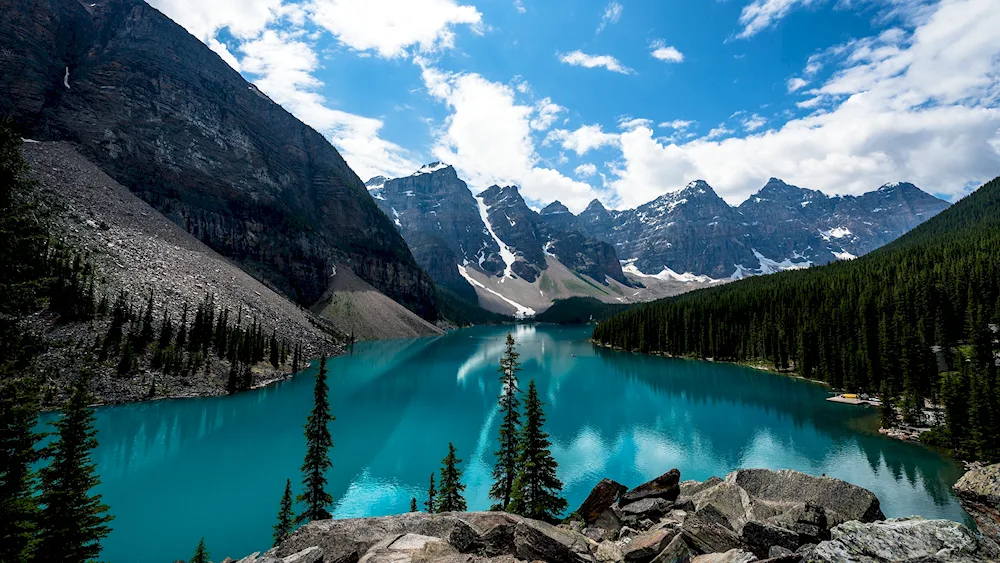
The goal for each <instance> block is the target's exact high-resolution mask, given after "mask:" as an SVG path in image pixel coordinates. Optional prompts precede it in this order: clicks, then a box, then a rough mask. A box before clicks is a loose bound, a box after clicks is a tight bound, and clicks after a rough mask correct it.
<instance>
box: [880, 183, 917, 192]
mask: <svg viewBox="0 0 1000 563" xmlns="http://www.w3.org/2000/svg"><path fill="white" fill-rule="evenodd" d="M897 188H903V189H910V188H912V189H917V190H919V189H920V188H918V187H916V186H914V185H913V184H911V183H909V182H889V183H887V184H882V185H881V186H879V188H878V190H877V191H880V192H891V191H893V190H895V189H897Z"/></svg>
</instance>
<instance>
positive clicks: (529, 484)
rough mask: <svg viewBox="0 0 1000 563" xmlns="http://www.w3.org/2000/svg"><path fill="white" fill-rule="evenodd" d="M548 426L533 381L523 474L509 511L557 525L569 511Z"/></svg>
mask: <svg viewBox="0 0 1000 563" xmlns="http://www.w3.org/2000/svg"><path fill="white" fill-rule="evenodd" d="M544 424H545V413H544V412H542V401H541V399H539V398H538V389H537V388H536V387H535V380H531V382H530V383H529V384H528V396H527V398H526V399H525V402H524V427H523V428H522V430H521V444H520V449H521V457H520V459H519V460H518V468H519V471H518V474H517V479H515V480H514V491H513V493H512V494H511V503H510V506H509V507H508V509H509V510H510V511H511V512H513V513H515V514H520V515H522V516H526V517H528V518H534V519H536V520H544V521H547V522H554V521H556V519H557V518H558V516H559V514H561V513H562V512H563V511H564V510H566V499H564V498H562V497H560V496H559V493H560V492H561V491H562V482H561V481H560V480H559V479H557V478H556V467H557V466H558V464H557V463H556V460H555V459H554V458H553V457H552V452H551V451H550V449H549V448H551V446H552V443H551V442H550V441H549V435H548V434H547V433H546V432H545V431H544V430H543V429H542V426H543V425H544Z"/></svg>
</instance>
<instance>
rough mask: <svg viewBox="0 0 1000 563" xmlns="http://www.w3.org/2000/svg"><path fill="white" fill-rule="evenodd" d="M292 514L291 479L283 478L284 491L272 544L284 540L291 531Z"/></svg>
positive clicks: (275, 544)
mask: <svg viewBox="0 0 1000 563" xmlns="http://www.w3.org/2000/svg"><path fill="white" fill-rule="evenodd" d="M293 518H294V516H293V515H292V480H291V479H286V480H285V493H284V494H283V495H281V504H280V505H279V508H278V523H277V524H275V525H274V546H275V547H277V546H278V544H279V543H281V542H283V541H285V538H287V537H288V536H289V535H291V533H292V525H293V524H294V522H293Z"/></svg>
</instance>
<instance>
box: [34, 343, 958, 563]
mask: <svg viewBox="0 0 1000 563" xmlns="http://www.w3.org/2000/svg"><path fill="white" fill-rule="evenodd" d="M508 330H511V331H513V332H514V335H515V338H516V339H517V341H518V344H519V352H520V353H521V360H522V362H523V368H524V371H522V372H521V380H522V386H523V387H524V388H527V381H528V380H529V379H532V378H533V379H535V380H536V383H537V385H538V389H539V393H540V395H541V397H542V400H543V401H544V402H545V412H546V415H547V418H548V421H547V424H546V429H547V430H548V432H549V433H550V434H551V438H552V441H553V448H552V451H553V454H554V455H555V458H556V460H557V461H558V462H559V470H558V475H559V478H560V479H562V481H563V482H564V483H565V489H564V494H565V496H566V498H567V500H568V501H569V505H570V509H571V510H572V509H575V508H576V506H578V505H579V504H580V502H582V501H583V499H584V498H586V496H587V493H588V492H589V491H590V489H591V488H592V487H593V486H594V484H596V483H597V481H599V480H600V479H601V478H603V477H609V478H612V479H615V480H617V481H619V482H621V483H624V484H626V485H629V486H635V485H638V484H639V483H641V482H643V481H646V480H648V479H651V478H653V477H655V476H657V475H659V474H661V473H663V472H665V471H667V470H669V469H670V468H672V467H677V468H679V469H680V470H681V478H682V479H697V480H704V479H706V478H708V477H710V476H712V475H719V476H724V475H725V474H726V473H727V472H729V471H731V470H733V469H735V468H739V467H768V468H774V469H778V468H790V469H797V470H799V471H804V472H807V473H813V474H816V475H819V474H824V473H825V474H826V475H829V476H834V477H838V478H841V479H845V480H847V481H850V482H852V483H855V484H857V485H860V486H862V487H866V488H868V489H870V490H872V491H873V492H874V493H875V494H876V495H878V497H879V499H880V500H881V502H882V510H883V511H884V512H885V514H886V515H887V516H890V517H891V516H908V515H911V514H919V515H922V516H924V517H926V518H949V519H953V520H959V521H962V520H963V519H964V518H966V517H965V514H964V512H963V511H962V510H961V508H960V507H959V506H958V504H957V502H956V500H955V498H954V496H953V495H952V493H951V485H952V484H954V483H955V481H956V480H957V479H958V478H959V477H960V476H961V474H962V469H961V467H960V466H959V465H958V464H957V463H956V462H954V461H953V460H951V459H948V458H945V457H942V456H941V455H939V454H937V453H936V452H934V451H932V450H929V449H927V448H924V447H921V446H919V445H915V444H907V443H903V442H899V441H896V440H892V439H889V438H885V437H883V436H880V435H878V434H877V433H875V432H874V430H873V421H874V420H875V417H877V414H876V413H875V411H874V410H873V409H866V408H860V407H854V406H849V405H839V404H834V403H830V402H827V401H825V400H824V399H825V398H826V397H827V396H829V391H828V390H827V389H826V388H825V387H823V386H820V385H816V384H813V383H810V382H807V381H801V380H797V379H793V378H790V377H784V376H780V375H776V374H772V373H767V372H761V371H758V370H754V369H751V368H746V367H741V366H735V365H727V364H718V363H709V362H699V361H688V360H675V359H666V358H659V357H648V356H641V355H636V354H627V353H621V352H614V351H610V350H605V349H601V348H597V347H595V346H593V345H592V344H590V342H589V341H588V340H587V339H588V338H589V336H590V328H589V327H557V326H544V325H542V326H518V327H495V328H494V327H482V328H474V329H467V330H459V331H455V332H452V333H450V334H447V335H445V336H442V337H436V338H424V339H416V340H394V341H384V342H370V343H360V344H357V345H355V346H354V349H353V351H352V352H351V353H350V354H348V355H345V356H341V357H337V358H334V359H332V360H331V361H330V362H329V367H330V379H329V382H330V403H331V411H332V413H333V414H334V416H336V418H337V419H336V421H334V422H333V423H331V425H330V430H331V432H332V434H333V440H334V449H333V450H332V451H331V458H332V461H333V465H334V467H333V469H332V470H331V471H330V473H329V481H330V482H329V491H330V493H331V494H333V497H334V499H335V503H336V504H335V507H334V514H335V516H336V517H338V518H348V517H358V516H378V515H386V514H395V513H399V512H404V511H406V510H408V509H409V502H410V498H411V497H416V498H417V501H418V503H421V504H422V503H423V501H424V500H425V498H424V496H425V491H426V488H427V481H428V477H429V475H430V473H431V472H432V471H436V470H437V469H438V468H439V466H440V462H441V459H442V458H443V457H444V456H445V454H446V453H447V449H448V442H454V444H455V447H456V448H457V449H458V455H459V457H461V458H462V459H463V463H462V467H463V469H464V470H465V475H464V482H465V483H466V485H467V490H466V498H467V500H468V503H469V509H470V510H486V509H488V508H489V506H490V502H489V499H488V497H487V495H488V492H489V488H490V484H491V483H490V471H491V468H492V464H493V454H492V452H493V451H494V450H495V449H496V444H495V442H496V432H497V425H498V422H499V420H498V417H497V416H496V415H497V408H496V397H497V394H498V393H499V391H500V383H499V380H498V374H497V361H498V360H499V357H500V354H501V353H502V352H503V349H504V337H505V336H506V334H507V331H508ZM314 374H315V367H313V368H312V369H309V370H306V371H305V372H303V373H302V374H299V375H298V376H296V377H294V378H292V379H290V380H287V381H284V382H281V383H278V384H276V385H273V386H270V387H267V388H264V389H259V390H256V391H251V392H247V393H241V394H238V395H235V396H229V397H215V398H204V399H180V400H167V401H155V402H151V403H142V404H133V405H122V406H112V407H102V408H99V409H97V428H98V439H99V441H100V446H99V447H98V449H97V451H96V452H95V454H94V460H95V462H96V463H97V465H98V471H99V472H100V475H101V480H102V483H101V485H100V486H99V488H98V492H100V493H101V494H103V495H104V501H105V502H106V503H107V504H108V505H110V507H111V513H112V514H113V515H114V516H115V517H116V519H115V520H114V522H112V526H113V528H114V531H113V532H112V533H111V535H110V536H109V537H108V538H107V539H106V540H105V542H104V552H103V553H102V557H101V559H102V560H103V561H108V562H110V563H132V562H134V563H146V562H150V563H153V562H157V563H163V562H170V561H174V560H177V559H185V560H186V559H187V558H189V557H190V556H191V554H192V553H193V552H194V548H195V546H196V545H197V543H198V540H199V539H200V538H201V537H203V536H204V538H205V543H206V546H207V547H208V549H209V551H210V552H211V555H212V560H214V561H220V560H222V559H223V558H225V557H227V556H228V557H234V558H237V559H238V558H240V557H242V556H245V555H248V554H249V553H251V552H253V551H263V550H265V549H267V548H269V547H270V541H271V540H270V538H271V532H272V530H271V528H272V526H273V525H274V523H275V519H276V515H277V510H278V501H279V500H280V497H281V492H282V489H283V488H284V484H285V479H286V478H290V479H292V484H293V488H294V489H295V490H296V492H298V490H299V480H300V473H299V466H300V465H301V463H302V456H303V453H304V449H305V442H304V438H303V436H302V427H303V424H304V423H305V418H306V415H307V414H308V411H309V409H310V408H311V406H312V405H311V403H312V387H313V380H314ZM54 416H55V414H53V413H47V414H46V415H44V417H43V419H44V420H51V419H52V417H54Z"/></svg>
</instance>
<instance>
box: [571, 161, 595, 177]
mask: <svg viewBox="0 0 1000 563" xmlns="http://www.w3.org/2000/svg"><path fill="white" fill-rule="evenodd" d="M573 173H574V174H576V175H577V176H579V177H581V178H589V177H591V176H593V175H594V174H597V166H595V165H594V164H591V163H589V162H587V163H584V164H581V165H580V166H577V167H576V168H575V169H573Z"/></svg>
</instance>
